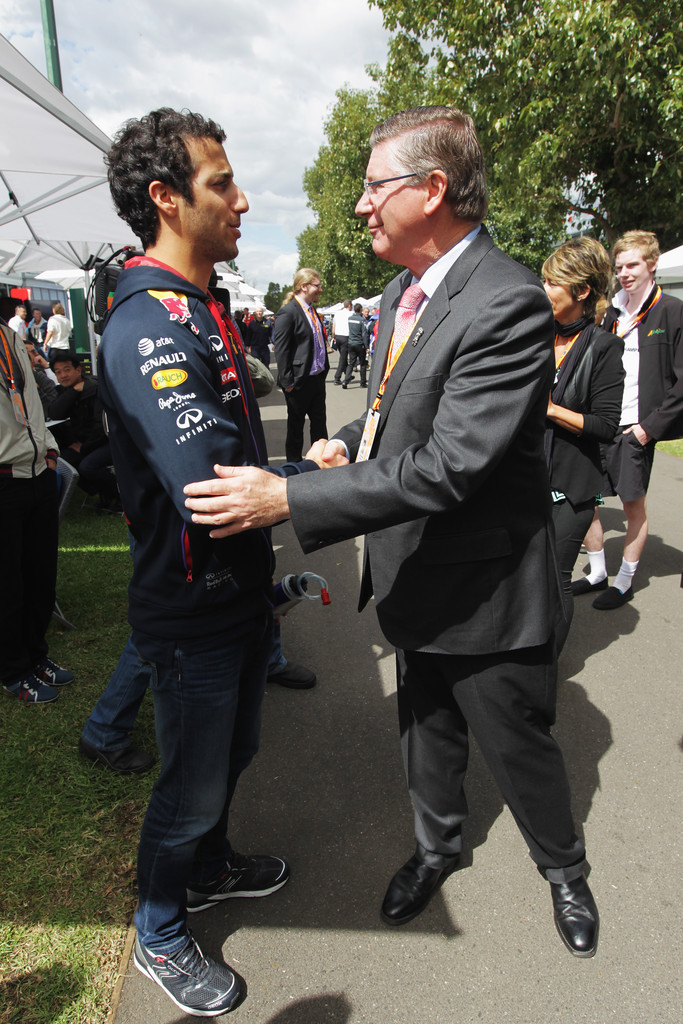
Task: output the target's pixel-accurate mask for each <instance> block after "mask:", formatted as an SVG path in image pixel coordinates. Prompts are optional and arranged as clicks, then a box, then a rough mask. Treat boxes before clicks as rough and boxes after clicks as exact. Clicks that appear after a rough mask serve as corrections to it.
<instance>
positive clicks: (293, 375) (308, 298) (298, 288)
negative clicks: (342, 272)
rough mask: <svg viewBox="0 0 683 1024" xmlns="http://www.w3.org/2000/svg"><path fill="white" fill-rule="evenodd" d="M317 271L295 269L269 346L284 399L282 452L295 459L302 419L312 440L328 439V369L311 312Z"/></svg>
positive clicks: (299, 447) (317, 285)
mask: <svg viewBox="0 0 683 1024" xmlns="http://www.w3.org/2000/svg"><path fill="white" fill-rule="evenodd" d="M321 288H322V286H321V284H320V274H319V273H318V271H317V270H312V269H310V268H309V267H303V268H302V269H301V270H297V272H296V276H295V278H294V283H293V285H292V290H291V292H290V293H289V295H288V296H287V299H286V300H285V304H284V306H282V307H281V309H279V310H278V312H277V313H276V314H275V325H274V327H273V345H274V347H275V358H276V360H277V369H278V385H279V386H280V387H281V388H282V390H283V391H284V393H285V401H286V403H287V437H286V440H285V455H286V457H287V461H288V462H300V461H301V458H302V454H303V447H304V423H305V421H306V417H307V416H308V418H309V420H310V424H311V444H313V443H314V442H315V441H319V440H320V438H325V437H327V420H326V413H325V377H326V376H327V371H328V369H329V365H330V364H329V362H328V359H327V345H326V343H325V339H326V335H325V328H324V327H323V323H322V320H321V319H320V317H319V316H318V314H317V312H316V310H315V303H316V302H317V301H318V299H319V298H320V292H321Z"/></svg>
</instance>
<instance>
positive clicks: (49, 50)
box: [40, 0, 64, 92]
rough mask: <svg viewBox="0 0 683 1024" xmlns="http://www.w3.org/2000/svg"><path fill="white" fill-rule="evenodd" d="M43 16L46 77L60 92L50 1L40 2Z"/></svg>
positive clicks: (54, 23)
mask: <svg viewBox="0 0 683 1024" xmlns="http://www.w3.org/2000/svg"><path fill="white" fill-rule="evenodd" d="M40 8H41V12H42V15H43V39H44V40H45V60H46V61H47V77H48V78H49V79H50V81H51V82H52V84H53V85H54V86H56V87H57V88H58V89H59V91H60V92H63V91H64V90H63V89H62V71H61V68H60V66H59V45H58V43H57V24H56V22H55V9H54V6H53V4H52V0H40Z"/></svg>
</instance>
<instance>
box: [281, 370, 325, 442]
mask: <svg viewBox="0 0 683 1024" xmlns="http://www.w3.org/2000/svg"><path fill="white" fill-rule="evenodd" d="M285 401H286V403H287V437H286V439H285V457H286V459H287V462H300V461H301V459H302V457H303V450H304V423H305V421H306V417H307V416H308V418H309V420H310V423H311V444H312V443H313V442H314V441H318V440H319V439H320V438H321V437H327V417H326V413H325V373H324V371H323V372H322V373H316V374H315V375H314V376H312V377H311V376H310V375H309V376H308V377H304V379H303V381H302V382H301V384H300V385H298V386H297V387H296V388H294V390H293V391H285Z"/></svg>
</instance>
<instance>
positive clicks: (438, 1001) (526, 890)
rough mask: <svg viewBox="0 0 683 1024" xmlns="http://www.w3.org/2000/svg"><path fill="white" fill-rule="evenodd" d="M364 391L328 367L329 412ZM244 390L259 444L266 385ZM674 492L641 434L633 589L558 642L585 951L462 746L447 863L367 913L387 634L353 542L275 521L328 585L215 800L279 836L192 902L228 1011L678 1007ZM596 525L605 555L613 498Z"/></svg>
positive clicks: (391, 748)
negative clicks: (266, 888)
mask: <svg viewBox="0 0 683 1024" xmlns="http://www.w3.org/2000/svg"><path fill="white" fill-rule="evenodd" d="M333 358H336V357H333ZM366 394H367V392H365V391H361V390H360V389H359V387H358V384H357V382H354V384H353V385H352V386H351V387H350V388H349V390H348V391H342V389H341V388H338V387H334V386H333V385H332V383H331V375H330V379H329V380H328V425H329V428H330V432H333V431H334V429H335V428H337V427H338V426H340V425H341V424H342V423H344V422H346V421H347V420H348V419H351V418H353V417H354V416H356V415H358V414H359V413H360V412H361V411H362V409H363V407H364V401H365V396H366ZM262 409H263V416H264V420H265V423H266V430H267V434H268V440H269V450H270V452H271V457H272V458H273V459H274V460H277V459H278V458H282V457H283V455H284V422H285V410H284V402H283V400H282V398H281V396H280V394H279V393H274V394H272V395H270V396H268V398H266V399H264V400H262ZM682 499H683V460H681V459H676V458H674V457H673V456H668V455H664V454H662V453H658V455H657V458H656V460H655V467H654V474H653V479H652V484H651V488H650V501H649V507H650V529H651V534H650V538H649V540H648V543H647V546H646V548H645V552H644V555H643V559H642V561H641V566H640V568H639V570H638V574H637V577H636V595H635V599H634V601H633V602H632V603H630V604H628V605H626V606H624V607H623V608H621V609H619V610H617V611H614V612H598V611H595V610H594V609H593V608H592V607H591V598H590V597H583V598H580V599H578V600H577V603H576V614H575V618H574V624H573V627H572V632H571V634H570V637H569V641H568V643H567V647H566V649H565V653H564V655H563V658H562V661H561V664H560V679H561V684H560V691H559V702H558V716H557V726H556V729H555V734H556V735H557V737H558V739H559V741H560V743H561V745H562V747H563V750H564V752H565V756H566V760H567V766H568V771H569V775H570V779H571V782H572V790H573V794H574V811H575V817H576V820H577V824H578V827H579V828H580V829H581V830H582V831H583V833H585V837H586V841H587V846H588V854H589V859H590V863H591V865H592V869H593V871H592V875H591V887H592V889H593V892H594V894H595V896H596V899H597V901H598V904H599V907H600V912H601V922H602V923H601V938H600V948H599V950H598V953H597V956H596V957H595V958H594V959H592V960H578V959H576V958H574V957H572V956H571V955H570V954H569V953H568V952H567V950H566V949H565V948H564V946H563V945H562V943H561V942H560V939H559V938H558V936H557V934H556V932H555V928H554V924H553V919H552V909H551V901H550V895H549V891H548V886H547V884H546V883H545V882H544V881H543V880H542V879H541V878H540V876H539V875H538V873H537V871H536V869H535V867H534V864H533V862H532V861H531V860H530V859H529V857H528V856H527V853H526V849H525V846H524V842H523V840H522V838H521V836H520V834H519V832H518V831H517V829H516V827H515V825H514V822H513V820H512V818H511V816H510V814H509V811H508V810H507V808H505V807H504V806H503V803H502V800H501V798H500V796H499V794H498V791H497V789H496V787H495V785H494V783H493V781H492V779H491V777H490V775H489V773H488V770H487V768H486V767H485V765H484V764H483V762H482V760H481V757H480V756H479V754H478V751H477V750H476V749H474V750H473V752H472V757H471V765H470V771H469V774H468V783H467V794H468V799H469V803H470V810H471V817H470V819H469V821H468V823H467V826H466V830H465V833H464V844H465V856H464V863H463V866H462V868H461V869H460V870H459V871H458V872H457V873H456V874H455V875H453V876H452V877H451V878H450V879H449V880H448V881H447V883H446V884H445V886H444V887H443V889H442V890H441V891H440V892H439V893H438V894H437V896H436V897H435V898H434V899H433V901H432V903H431V904H430V906H429V907H428V908H427V910H426V911H425V912H424V913H423V914H422V915H420V917H418V918H417V919H416V920H414V921H413V922H411V923H410V924H408V925H406V926H405V927H403V928H399V929H392V928H389V927H387V926H385V925H383V924H382V923H381V922H380V919H379V906H380V903H381V900H382V898H383V895H384V892H385V889H386V886H387V884H388V882H389V879H390V878H391V876H392V874H393V872H394V871H395V870H396V869H397V868H398V867H399V866H400V865H401V864H402V863H403V862H404V861H405V860H406V859H407V858H408V857H409V856H410V855H411V854H412V852H413V839H412V816H411V809H410V804H409V800H408V797H407V794H406V790H405V785H404V781H403V772H402V766H401V760H400V754H399V745H398V729H397V724H396V712H395V697H394V691H395V679H394V657H393V651H392V650H391V649H390V648H389V646H388V645H387V644H386V642H385V641H384V639H383V637H382V636H381V634H380V632H379V629H378V626H377V622H376V618H375V615H374V611H373V609H372V607H370V608H369V609H366V611H365V612H364V613H363V614H362V615H358V614H357V613H356V600H357V585H358V578H359V559H360V553H361V542H360V541H357V542H356V541H349V542H346V543H344V544H340V545H338V546H335V547H333V548H328V549H327V550H325V551H322V552H318V553H316V554H314V555H312V556H304V555H303V554H302V553H301V550H300V549H299V547H298V544H297V542H296V539H295V537H294V534H293V532H292V530H291V528H290V526H289V525H285V526H282V527H279V528H278V529H277V531H276V534H275V541H276V546H277V549H278V567H279V569H280V570H281V571H282V572H283V573H285V572H300V571H303V570H304V569H311V570H313V571H316V572H320V573H321V574H322V575H323V576H325V577H326V578H327V580H328V582H329V590H330V595H331V598H332V604H331V605H330V606H329V607H326V608H323V607H322V606H321V604H320V603H319V602H315V603H313V602H306V603H305V604H303V605H300V606H298V607H297V608H296V609H294V611H293V612H291V613H290V614H289V616H288V617H287V619H286V621H285V623H284V625H283V643H284V650H285V654H286V655H287V656H288V657H289V658H290V659H291V660H295V661H300V662H303V663H304V664H306V665H308V666H309V667H310V668H312V669H314V670H315V672H316V673H317V675H318V685H317V686H316V688H315V689H313V690H309V691H300V692H296V691H292V690H285V689H283V688H281V687H275V686H272V687H269V689H268V692H267V694H266V700H265V706H264V723H263V735H262V743H261V752H260V753H259V756H258V758H257V759H256V761H255V762H254V764H253V765H252V766H251V767H250V768H249V770H248V771H247V772H246V773H245V774H244V776H243V777H242V779H241V781H240V785H239V787H238V791H237V795H236V799H235V802H234V811H233V813H232V817H231V838H232V841H233V843H234V845H235V847H236V848H237V849H239V850H240V851H242V852H245V853H248V852H264V853H269V852H272V853H277V854H281V855H283V856H285V857H286V858H287V859H288V860H289V862H290V864H291V870H292V877H291V880H290V882H289V883H288V884H287V886H285V888H283V889H282V890H280V891H279V892H278V893H275V894H274V895H272V896H271V897H268V898H265V899H258V900H229V901H227V902H226V903H224V904H222V905H221V906H218V907H215V908H212V909H210V910H208V911H206V912H204V913H202V914H197V915H193V919H192V922H191V924H192V927H193V930H194V932H195V934H196V936H197V938H198V939H199V941H200V944H201V945H202V947H203V948H204V950H205V951H206V952H207V953H210V954H211V955H213V956H214V957H217V958H220V957H223V958H224V959H225V961H226V962H227V963H229V964H230V965H231V966H232V967H233V968H234V969H235V970H236V971H237V972H238V973H239V974H240V975H241V976H242V977H243V978H244V979H245V982H246V986H247V997H246V999H245V1001H244V1002H243V1003H242V1005H241V1006H239V1007H238V1008H237V1009H236V1010H235V1011H233V1013H232V1014H231V1020H233V1021H234V1022H235V1024H239V1022H242V1024H444V1022H450V1021H453V1022H458V1024H508V1022H510V1024H549V1022H556V1024H579V1022H581V1024H584V1022H585V1024H608V1022H609V1024H611V1022H617V1024H674V1022H675V1024H678V1022H679V1021H680V1019H681V1005H682V1004H683V998H682V994H681V967H680V965H681V960H682V956H681V926H680V919H681V914H680V906H679V904H680V888H681V884H680V882H681V871H680V854H681V849H680V847H681V838H680V837H681V826H680V822H681V798H680V793H681V786H680V765H681V733H682V731H683V721H682V718H681V700H680V693H681V686H682V684H683V672H682V669H681V665H682V663H683V658H682V650H681V647H682V643H681V618H682V616H681V613H682V611H683V590H681V588H680V581H681V572H682V571H683V536H682V530H681V508H682V505H683V501H682ZM324 514H325V510H324V508H321V510H320V515H321V516H324ZM604 525H605V528H606V550H607V560H608V568H609V569H610V572H611V574H612V575H614V573H615V572H616V570H617V568H618V565H619V562H620V559H621V544H622V539H623V531H624V524H623V517H622V515H621V512H620V506H619V503H618V502H616V501H614V500H611V501H610V502H609V503H608V507H607V509H606V510H605V514H604ZM583 561H584V559H583V557H581V558H580V559H579V563H578V564H577V568H576V575H577V576H578V575H580V573H581V571H582V568H583ZM416 600H419V595H416ZM520 600H524V595H523V594H521V595H520ZM122 970H123V971H124V972H125V978H124V982H123V988H122V991H121V995H120V1000H119V1002H118V1005H117V1007H116V1008H115V1011H114V1013H113V1015H112V1021H113V1022H115V1024H176V1022H180V1021H185V1020H187V1019H189V1018H187V1017H185V1016H184V1015H183V1014H182V1013H180V1012H179V1011H178V1010H177V1008H176V1007H174V1005H173V1004H172V1003H171V1002H170V1001H169V1000H168V998H167V997H166V996H165V995H164V994H163V993H162V992H161V990H160V989H159V988H158V987H157V986H155V985H153V984H152V982H150V981H149V980H146V979H144V978H143V977H142V975H140V974H139V972H138V971H137V970H136V969H135V968H134V966H133V965H132V963H128V964H126V963H124V964H123V966H122ZM220 1019H225V1018H220Z"/></svg>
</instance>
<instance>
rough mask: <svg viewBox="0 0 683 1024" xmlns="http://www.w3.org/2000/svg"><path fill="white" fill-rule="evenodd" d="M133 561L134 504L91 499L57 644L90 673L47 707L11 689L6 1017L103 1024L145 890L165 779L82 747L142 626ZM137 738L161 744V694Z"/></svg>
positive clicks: (65, 569) (0, 779)
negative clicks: (134, 630)
mask: <svg viewBox="0 0 683 1024" xmlns="http://www.w3.org/2000/svg"><path fill="white" fill-rule="evenodd" d="M130 571H131V561H130V557H129V554H128V533H127V530H126V525H125V522H124V521H123V519H122V518H121V517H120V516H111V515H106V514H101V513H96V512H94V511H92V510H90V509H87V508H86V509H81V508H80V507H79V501H78V496H76V497H75V498H74V500H73V502H72V506H71V510H70V512H69V514H68V515H67V516H66V518H65V519H64V521H63V522H62V525H61V528H60V556H59V578H58V583H57V593H58V600H59V603H60V605H61V608H62V611H63V612H64V615H65V616H66V618H67V619H68V620H69V621H70V622H72V623H73V624H74V625H75V626H76V627H77V630H76V631H75V632H69V631H65V630H63V629H62V628H61V627H57V626H56V625H55V624H54V623H53V625H52V626H51V627H50V630H49V632H48V641H49V644H50V655H51V657H52V658H54V660H55V661H57V662H59V663H60V664H62V665H65V666H67V667H68V668H70V669H71V670H72V671H73V672H74V674H75V676H76V681H75V682H74V683H72V684H71V685H70V686H66V687H64V688H63V689H62V690H61V693H60V698H59V700H58V701H56V702H55V703H54V704H49V705H47V706H45V707H26V706H24V705H23V704H21V703H20V702H19V701H16V700H12V698H10V697H8V696H6V695H4V696H3V703H2V714H3V743H2V744H1V745H0V786H1V789H2V794H3V799H2V802H1V804H0V833H1V834H2V836H3V843H2V850H1V851H0V864H1V865H2V878H3V882H2V887H1V890H0V1024H15V1022H16V1024H19V1022H21V1024H101V1022H104V1021H105V1019H106V1016H107V1013H108V1010H109V999H110V996H111V992H112V989H113V986H114V983H115V980H116V974H117V970H118V965H119V959H120V956H121V951H122V949H123V943H124V939H125V935H126V930H127V927H128V924H129V922H130V920H131V917H132V914H133V911H134V909H135V903H136V898H137V897H136V887H135V858H136V852H137V841H138V836H139V832H140V826H141V824H142V817H143V815H144V811H145V808H146V806H147V802H148V799H149V793H150V790H151V788H152V784H153V781H154V778H153V773H152V775H150V776H135V775H133V776H125V777H119V776H115V775H112V774H111V773H110V772H107V771H106V769H103V768H102V767H101V766H99V765H94V764H92V763H91V762H90V761H86V760H85V759H83V758H81V757H80V756H79V754H78V750H77V745H78V738H79V736H80V732H81V728H82V726H83V722H84V721H85V719H86V718H87V717H88V715H89V713H90V711H91V709H92V707H93V706H94V704H95V703H96V701H97V699H98V697H99V695H100V693H101V692H102V690H103V688H104V686H105V684H106V682H107V680H108V679H109V676H110V674H111V672H112V670H113V668H114V666H115V665H116V662H117V661H118V658H119V655H120V653H121V651H122V649H123V646H124V644H125V642H126V639H127V636H128V632H129V630H128V624H127V604H128V599H127V585H128V580H129V577H130ZM135 740H136V742H137V743H139V745H140V746H144V747H146V749H148V750H153V749H154V747H155V740H154V721H153V711H152V704H151V700H150V699H149V698H147V699H146V700H145V702H144V703H143V706H142V709H141V712H140V716H139V718H138V722H137V725H136V735H135Z"/></svg>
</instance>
